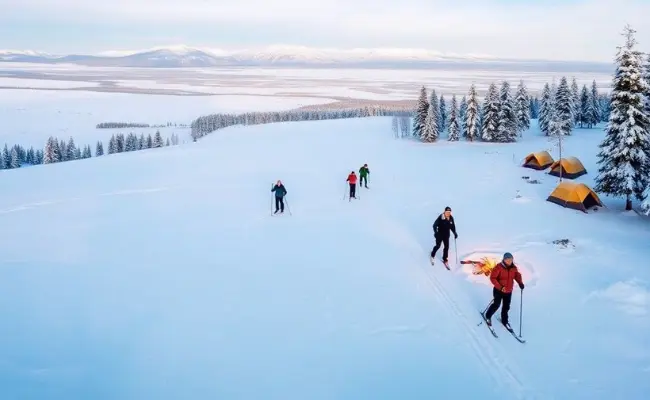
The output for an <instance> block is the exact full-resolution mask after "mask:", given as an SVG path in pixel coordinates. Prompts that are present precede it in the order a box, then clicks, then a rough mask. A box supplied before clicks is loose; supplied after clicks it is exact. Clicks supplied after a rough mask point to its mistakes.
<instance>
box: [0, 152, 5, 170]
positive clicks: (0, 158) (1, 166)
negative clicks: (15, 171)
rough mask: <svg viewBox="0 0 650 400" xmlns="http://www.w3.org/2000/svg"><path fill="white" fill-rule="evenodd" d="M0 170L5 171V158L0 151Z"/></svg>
mask: <svg viewBox="0 0 650 400" xmlns="http://www.w3.org/2000/svg"><path fill="white" fill-rule="evenodd" d="M0 169H5V156H4V154H2V152H1V151H0Z"/></svg>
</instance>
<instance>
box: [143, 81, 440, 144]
mask: <svg viewBox="0 0 650 400" xmlns="http://www.w3.org/2000/svg"><path fill="white" fill-rule="evenodd" d="M428 110H429V102H428V101H427V89H426V88H425V87H424V86H422V88H421V89H420V97H418V102H417V105H416V106H415V115H414V116H413V136H414V137H417V138H421V139H422V138H423V136H424V133H423V132H422V130H423V129H424V121H425V120H426V118H427V112H428ZM156 133H157V134H158V135H160V133H159V132H156ZM156 147H158V146H156Z"/></svg>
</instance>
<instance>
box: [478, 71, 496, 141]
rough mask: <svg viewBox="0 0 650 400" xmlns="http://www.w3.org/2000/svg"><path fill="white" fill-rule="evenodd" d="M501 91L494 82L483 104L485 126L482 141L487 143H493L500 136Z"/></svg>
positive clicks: (482, 130) (482, 131)
mask: <svg viewBox="0 0 650 400" xmlns="http://www.w3.org/2000/svg"><path fill="white" fill-rule="evenodd" d="M499 109H500V101H499V91H498V89H497V85H496V84H495V83H494V82H492V83H491V84H490V87H489V88H488V91H487V94H486V95H485V100H484V102H483V114H482V115H483V117H482V120H483V126H482V129H481V134H482V139H483V140H485V141H486V142H493V141H495V140H496V139H497V138H498V134H499Z"/></svg>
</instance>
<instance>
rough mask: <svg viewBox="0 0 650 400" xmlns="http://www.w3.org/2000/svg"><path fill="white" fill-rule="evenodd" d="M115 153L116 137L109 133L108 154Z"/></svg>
mask: <svg viewBox="0 0 650 400" xmlns="http://www.w3.org/2000/svg"><path fill="white" fill-rule="evenodd" d="M115 153H117V138H116V137H115V135H111V138H110V140H109V141H108V154H115Z"/></svg>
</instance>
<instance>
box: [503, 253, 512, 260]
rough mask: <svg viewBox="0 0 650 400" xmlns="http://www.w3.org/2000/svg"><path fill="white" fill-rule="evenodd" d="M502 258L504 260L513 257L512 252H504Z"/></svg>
mask: <svg viewBox="0 0 650 400" xmlns="http://www.w3.org/2000/svg"><path fill="white" fill-rule="evenodd" d="M503 259H504V260H507V259H511V260H512V259H514V257H513V256H512V254H510V253H506V254H504V255H503Z"/></svg>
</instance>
